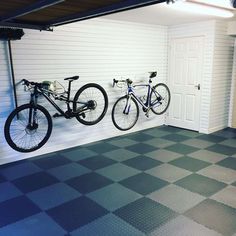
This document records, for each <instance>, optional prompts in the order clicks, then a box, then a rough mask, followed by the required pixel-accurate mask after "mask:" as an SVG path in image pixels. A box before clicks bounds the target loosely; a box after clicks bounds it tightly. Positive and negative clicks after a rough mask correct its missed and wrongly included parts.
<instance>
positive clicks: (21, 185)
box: [13, 172, 58, 193]
mask: <svg viewBox="0 0 236 236" xmlns="http://www.w3.org/2000/svg"><path fill="white" fill-rule="evenodd" d="M57 182H58V180H57V179H56V178H55V177H53V176H52V175H49V174H48V173H46V172H38V173H36V174H32V175H27V176H25V177H22V178H19V179H16V180H14V181H13V183H14V185H15V186H16V187H17V188H18V189H20V190H21V191H22V192H23V193H28V192H32V191H34V190H38V189H40V188H44V187H46V186H49V185H52V184H55V183H57Z"/></svg>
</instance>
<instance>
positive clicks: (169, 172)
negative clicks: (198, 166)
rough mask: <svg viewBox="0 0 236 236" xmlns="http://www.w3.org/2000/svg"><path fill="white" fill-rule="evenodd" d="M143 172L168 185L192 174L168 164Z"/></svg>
mask: <svg viewBox="0 0 236 236" xmlns="http://www.w3.org/2000/svg"><path fill="white" fill-rule="evenodd" d="M145 172H146V173H148V174H150V175H153V176H155V177H158V178H160V179H163V180H165V181H168V182H170V183H173V182H176V181H177V180H179V179H182V178H184V177H186V176H187V175H190V174H192V172H190V171H188V170H185V169H182V168H179V167H176V166H173V165H170V164H168V163H165V164H162V165H159V166H157V167H154V168H152V169H150V170H147V171H145Z"/></svg>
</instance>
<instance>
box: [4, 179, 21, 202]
mask: <svg viewBox="0 0 236 236" xmlns="http://www.w3.org/2000/svg"><path fill="white" fill-rule="evenodd" d="M20 195H22V193H21V191H19V189H17V188H16V187H15V186H14V185H13V184H12V183H9V182H3V183H0V202H4V201H6V200H9V199H11V198H15V197H18V196H20Z"/></svg>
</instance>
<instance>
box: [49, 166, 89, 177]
mask: <svg viewBox="0 0 236 236" xmlns="http://www.w3.org/2000/svg"><path fill="white" fill-rule="evenodd" d="M47 172H48V173H50V174H51V175H53V176H55V177H56V178H57V179H58V180H60V181H65V180H68V179H71V178H74V177H78V176H80V175H84V174H87V173H89V172H91V170H89V169H88V168H86V167H84V166H82V165H80V164H78V163H75V162H73V163H69V164H66V165H63V166H58V167H55V168H52V169H50V170H48V171H47Z"/></svg>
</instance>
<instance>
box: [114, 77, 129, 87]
mask: <svg viewBox="0 0 236 236" xmlns="http://www.w3.org/2000/svg"><path fill="white" fill-rule="evenodd" d="M118 83H127V85H131V84H132V83H133V81H132V80H130V79H125V80H117V79H113V87H115V85H116V84H118Z"/></svg>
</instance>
